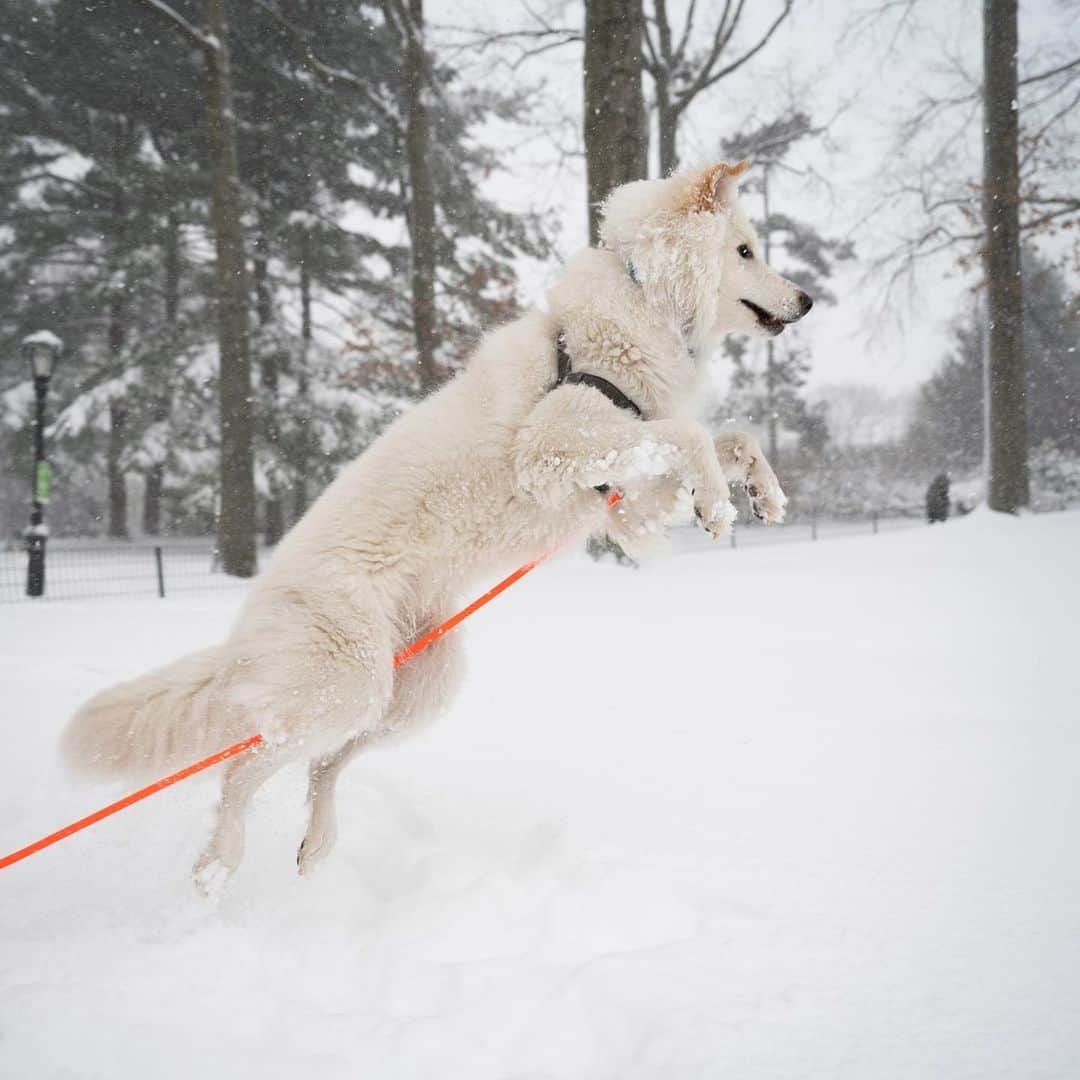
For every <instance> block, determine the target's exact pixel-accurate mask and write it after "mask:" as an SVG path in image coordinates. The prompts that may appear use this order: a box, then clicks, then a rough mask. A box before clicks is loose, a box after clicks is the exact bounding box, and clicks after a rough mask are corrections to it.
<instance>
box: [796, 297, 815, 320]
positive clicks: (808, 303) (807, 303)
mask: <svg viewBox="0 0 1080 1080" xmlns="http://www.w3.org/2000/svg"><path fill="white" fill-rule="evenodd" d="M799 306H800V307H801V308H802V310H801V311H800V312H799V318H800V319H801V318H802V317H803V316H804V315H805V314H806V313H807V312H808V311H809V310H810V309H811V308H812V307H813V306H814V301H813V300H812V299H811V298H810V297H809V296H807V294H806V293H804V292H800V293H799Z"/></svg>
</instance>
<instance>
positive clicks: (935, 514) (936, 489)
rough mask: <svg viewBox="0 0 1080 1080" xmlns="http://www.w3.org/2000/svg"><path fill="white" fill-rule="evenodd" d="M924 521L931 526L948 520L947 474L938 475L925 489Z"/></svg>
mask: <svg viewBox="0 0 1080 1080" xmlns="http://www.w3.org/2000/svg"><path fill="white" fill-rule="evenodd" d="M926 520H927V521H929V522H930V524H931V525H933V524H934V522H935V521H948V520H949V476H948V473H938V474H937V476H935V477H934V479H933V480H931V481H930V486H929V487H928V488H927V489H926Z"/></svg>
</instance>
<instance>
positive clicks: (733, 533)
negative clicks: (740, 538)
mask: <svg viewBox="0 0 1080 1080" xmlns="http://www.w3.org/2000/svg"><path fill="white" fill-rule="evenodd" d="M731 547H732V550H734V548H735V526H734V525H732V526H731Z"/></svg>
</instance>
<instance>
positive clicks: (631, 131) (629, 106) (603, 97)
mask: <svg viewBox="0 0 1080 1080" xmlns="http://www.w3.org/2000/svg"><path fill="white" fill-rule="evenodd" d="M643 26H644V19H643V15H642V7H641V0H585V106H584V111H585V170H586V174H587V178H588V181H587V186H588V209H589V241H590V243H592V244H597V243H599V240H600V205H601V203H602V202H603V201H604V199H605V198H606V197H607V195H608V193H609V192H610V191H611V189H612V188H614V187H618V185H619V184H625V183H626V182H627V181H630V180H641V179H643V178H644V177H645V176H646V175H647V173H648V156H649V153H648V152H649V140H648V130H647V128H646V123H645V95H644V89H643V87H642V74H643V71H644V61H643V57H642V51H641V42H642V31H643Z"/></svg>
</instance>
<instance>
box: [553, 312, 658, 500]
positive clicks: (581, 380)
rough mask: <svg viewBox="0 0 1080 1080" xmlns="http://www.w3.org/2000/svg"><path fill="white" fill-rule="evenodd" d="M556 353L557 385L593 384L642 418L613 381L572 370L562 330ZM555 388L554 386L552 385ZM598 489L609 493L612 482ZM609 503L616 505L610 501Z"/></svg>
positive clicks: (614, 402)
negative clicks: (557, 362)
mask: <svg viewBox="0 0 1080 1080" xmlns="http://www.w3.org/2000/svg"><path fill="white" fill-rule="evenodd" d="M555 355H556V357H558V361H559V374H558V377H557V378H556V379H555V386H562V385H563V384H564V383H569V384H575V383H576V384H580V385H582V386H591V387H592V388H593V389H594V390H599V391H600V393H601V394H603V395H604V397H606V398H607V399H608V401H610V402H611V404H612V405H615V406H617V407H618V408H620V409H629V410H630V411H631V412H633V413H635V414H636V415H637V417H638V419H640V418H641V409H640V408H639V407H638V404H637V402H636V401H633V400H632V399H631V398H628V397H627V396H626V395H625V394H624V393H623V392H622V391H621V390H620V389H619V388H618V387H617V386H616V385H615V384H614V383H613V382H608V380H607V379H604V378H602V377H601V376H599V375H590V374H589V373H588V372H587V371H571V370H570V351H569V350H568V349H567V347H566V335H565V334H564V333H563V332H562V331H561V330H560V331H559V336H558V338H556V340H555ZM552 389H554V387H552ZM596 490H597V491H599V492H600V494H601V495H607V494H608V493H609V492H610V491H611V485H610V484H599V485H597V487H596ZM618 494H619V493H618V492H616V493H615V495H614V496H612V498H615V499H616V501H618ZM608 505H614V504H613V503H611V502H610V500H609V503H608Z"/></svg>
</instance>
